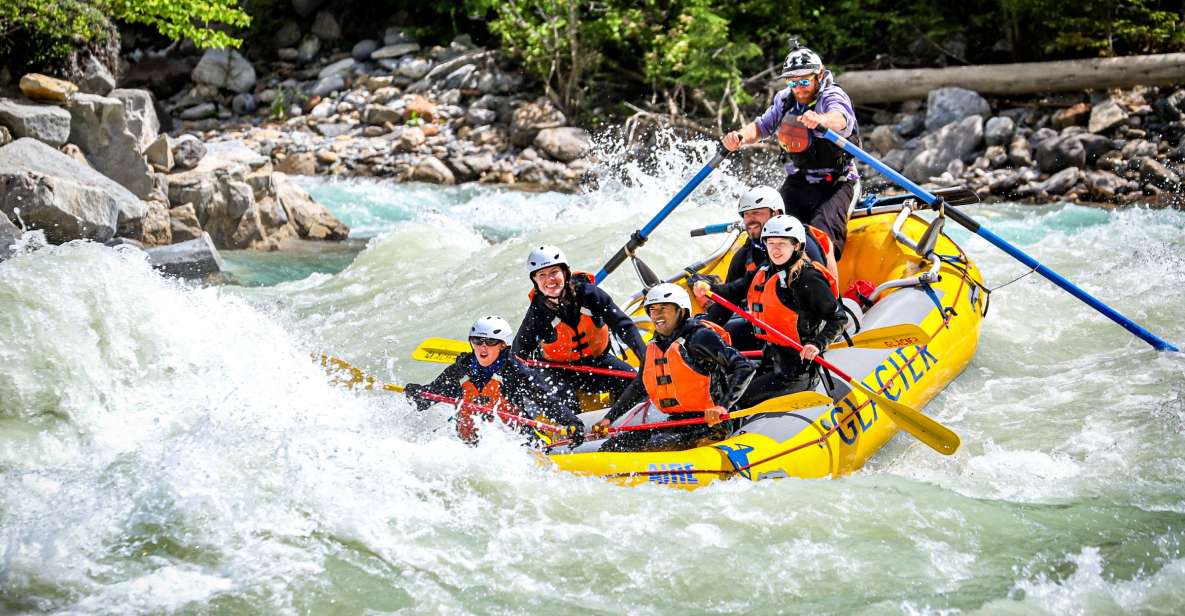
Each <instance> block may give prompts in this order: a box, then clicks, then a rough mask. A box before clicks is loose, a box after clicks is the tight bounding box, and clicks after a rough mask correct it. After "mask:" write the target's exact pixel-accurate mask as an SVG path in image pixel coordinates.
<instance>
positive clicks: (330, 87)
mask: <svg viewBox="0 0 1185 616" xmlns="http://www.w3.org/2000/svg"><path fill="white" fill-rule="evenodd" d="M345 87H346V80H345V78H344V77H342V76H341V75H331V76H329V77H326V78H325V79H322V80H320V81H318V82H317V83H316V84H315V85H314V86H313V89H312V90H309V95H310V96H322V97H324V96H327V95H329V94H333V93H334V92H337V91H338V90H342V89H345Z"/></svg>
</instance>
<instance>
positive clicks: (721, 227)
mask: <svg viewBox="0 0 1185 616" xmlns="http://www.w3.org/2000/svg"><path fill="white" fill-rule="evenodd" d="M732 226H733V223H731V222H722V223H719V224H715V225H708V226H706V227H700V228H698V229H692V230H691V237H703V236H705V235H715V234H717V233H727V232H728V230H729V229H731V228H732Z"/></svg>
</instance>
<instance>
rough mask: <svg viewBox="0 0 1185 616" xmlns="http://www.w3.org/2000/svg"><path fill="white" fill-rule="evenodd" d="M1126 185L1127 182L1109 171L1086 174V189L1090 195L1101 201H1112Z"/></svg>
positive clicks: (1088, 172)
mask: <svg viewBox="0 0 1185 616" xmlns="http://www.w3.org/2000/svg"><path fill="white" fill-rule="evenodd" d="M1126 184H1127V180H1125V179H1123V178H1121V177H1119V176H1118V175H1115V174H1114V173H1111V172H1110V171H1087V172H1086V187H1087V188H1088V189H1089V190H1090V194H1091V195H1093V196H1095V197H1098V198H1101V199H1107V200H1112V199H1114V198H1115V197H1116V196H1117V195H1118V194H1119V191H1120V189H1121V188H1123V187H1124V186H1125V185H1126Z"/></svg>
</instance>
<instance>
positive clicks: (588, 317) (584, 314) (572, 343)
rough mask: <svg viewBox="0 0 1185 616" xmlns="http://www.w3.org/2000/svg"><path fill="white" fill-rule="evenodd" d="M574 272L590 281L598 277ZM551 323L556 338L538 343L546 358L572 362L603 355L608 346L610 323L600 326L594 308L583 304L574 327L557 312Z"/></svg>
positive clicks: (533, 294) (573, 273)
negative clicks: (594, 319)
mask: <svg viewBox="0 0 1185 616" xmlns="http://www.w3.org/2000/svg"><path fill="white" fill-rule="evenodd" d="M572 276H573V278H575V277H577V276H579V277H581V278H584V279H585V280H587V281H588V282H589V283H590V284H593V283H595V281H596V278H595V277H594V276H593V275H592V274H589V273H587V272H572ZM528 297H529V298H531V299H532V300H534V299H535V289H531V292H530V294H529V295H528ZM551 327H552V329H554V330H555V340H554V341H552V342H544V343H541V344H540V345H539V350H540V351H541V352H542V353H543V358H544V359H546V360H548V361H554V362H562V363H572V362H575V361H579V360H581V359H583V358H585V357H600V356H602V355H604V354H605V351H607V350H608V349H609V326H608V325H605V324H601V325H600V326H598V325H597V324H596V322H595V321H593V317H592V311H590V310H589V309H588V308H585V307H583V306H581V307H580V322H579V323H578V324H577V325H576V328H575V329H573V328H572V326H571V325H568V324H567V323H564V322H563V321H562V320H561V319H560V318H559V317H558V316H557V317H556V318H554V319H552V321H551Z"/></svg>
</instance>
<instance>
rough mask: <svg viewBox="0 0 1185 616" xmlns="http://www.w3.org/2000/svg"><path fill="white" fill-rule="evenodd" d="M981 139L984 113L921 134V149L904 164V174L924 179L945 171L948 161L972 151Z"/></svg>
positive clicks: (914, 178)
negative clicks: (924, 134)
mask: <svg viewBox="0 0 1185 616" xmlns="http://www.w3.org/2000/svg"><path fill="white" fill-rule="evenodd" d="M981 143H983V117H982V116H979V115H972V116H968V117H966V118H963V119H962V120H960V121H958V122H952V123H950V124H947V125H946V126H943V127H942V128H941V129H940V130H939V131H938V132H936V133H930V134H929V135H926V136H925V137H923V138H922V147H921V151H920V152H919V153H918V154H917V155H916V156H914V157H913V160H911V161H909V162H908V163H907V164H906V165H905V170H904V173H905V175H906V176H907V177H908V178H909V179H911V180H913V181H915V182H925V181H927V180H928V179H929V178H930V177H932V176H937V175H940V174H942V172H943V171H946V168H947V167H948V166H950V163H951V161H953V160H955V159H962V158H963V157H964V156H967V155H968V154H971V153H972V152H974V151H975V150H976V149H977V148H979V145H980V144H981Z"/></svg>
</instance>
